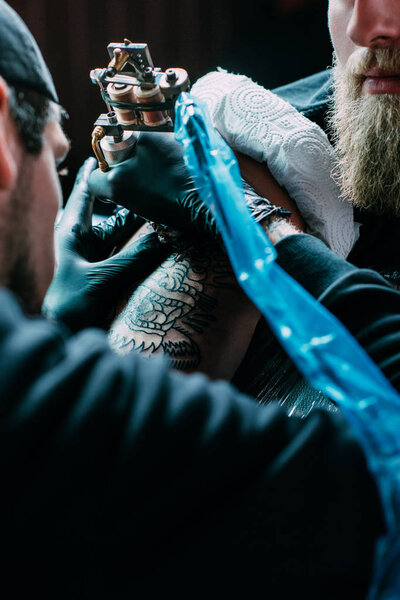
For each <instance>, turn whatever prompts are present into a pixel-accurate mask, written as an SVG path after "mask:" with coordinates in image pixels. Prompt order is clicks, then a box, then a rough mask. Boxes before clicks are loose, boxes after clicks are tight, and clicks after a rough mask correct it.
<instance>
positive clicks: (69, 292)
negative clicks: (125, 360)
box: [42, 158, 168, 331]
mask: <svg viewBox="0 0 400 600" xmlns="http://www.w3.org/2000/svg"><path fill="white" fill-rule="evenodd" d="M96 164H97V163H96V160H95V159H94V158H89V159H88V160H86V161H85V163H84V164H83V166H82V167H81V169H80V170H79V172H78V175H77V177H76V181H75V185H74V188H73V190H72V193H71V195H70V197H69V199H68V202H67V204H66V207H65V209H64V213H63V215H62V217H61V219H60V221H59V223H58V224H57V226H56V232H55V241H56V259H57V268H56V272H55V275H54V278H53V281H52V283H51V285H50V287H49V289H48V291H47V294H46V296H45V299H44V302H43V306H42V312H43V314H44V315H45V316H47V317H48V318H50V319H54V320H57V321H62V322H63V323H65V324H66V325H67V326H68V327H69V328H70V329H71V330H72V331H78V330H79V329H81V328H83V327H90V326H96V327H102V328H104V329H106V328H107V327H108V325H109V324H110V322H111V320H112V318H113V316H114V309H115V307H116V306H117V305H118V304H119V303H120V301H121V297H122V296H123V295H125V293H126V291H127V289H128V290H130V289H132V286H133V284H134V282H135V281H140V280H142V279H143V278H145V277H146V276H147V275H149V274H150V273H151V272H152V271H153V270H154V269H155V268H156V267H157V266H158V265H159V264H161V262H163V260H164V259H165V258H166V255H167V251H168V249H167V247H164V246H162V245H161V244H160V243H159V241H158V239H157V236H156V234H148V235H146V236H143V237H141V238H139V239H138V240H137V241H135V242H133V243H132V244H129V245H127V246H126V247H125V248H123V249H122V250H121V251H120V252H118V253H117V254H115V255H113V256H110V254H111V253H112V251H113V250H114V249H115V248H118V247H121V246H122V245H123V243H124V242H126V241H128V240H129V239H130V237H131V236H132V235H133V234H134V233H135V231H136V230H137V229H138V228H139V227H140V226H141V225H142V224H143V219H141V218H140V217H138V216H136V215H134V214H133V213H131V212H129V211H128V210H126V209H125V208H123V209H121V210H119V211H118V212H117V213H116V214H115V215H113V216H111V217H110V218H109V219H107V220H105V221H103V222H102V223H100V224H99V225H97V226H94V227H92V213H93V203H94V198H93V196H92V195H91V194H90V192H89V189H88V187H87V180H88V177H89V175H90V173H91V172H92V171H93V169H94V168H95V167H96Z"/></svg>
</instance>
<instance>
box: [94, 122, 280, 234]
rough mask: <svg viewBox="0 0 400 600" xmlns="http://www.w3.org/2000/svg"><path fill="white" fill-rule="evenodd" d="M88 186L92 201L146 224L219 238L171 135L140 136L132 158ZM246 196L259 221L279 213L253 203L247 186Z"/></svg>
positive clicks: (96, 174) (268, 205)
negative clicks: (127, 212) (106, 202)
mask: <svg viewBox="0 0 400 600" xmlns="http://www.w3.org/2000/svg"><path fill="white" fill-rule="evenodd" d="M88 185H89V189H90V191H91V192H92V193H93V194H94V195H95V196H96V197H98V198H102V199H104V198H107V199H110V200H112V201H113V202H115V203H116V204H120V205H122V206H125V207H127V208H129V209H130V210H132V211H134V212H135V213H136V214H138V215H141V216H142V217H144V218H145V219H147V220H149V221H153V222H155V223H158V224H162V225H169V226H171V227H173V228H175V229H195V230H197V231H200V232H202V233H206V234H208V235H210V236H211V237H212V238H214V239H215V238H216V237H217V228H216V224H215V220H214V217H213V216H212V214H211V212H210V211H209V210H208V208H207V207H206V206H205V205H204V204H203V202H202V201H201V200H200V198H199V195H198V193H197V191H196V188H195V187H194V184H193V181H192V179H191V177H190V175H189V173H188V172H187V170H186V166H185V163H184V160H183V151H182V146H181V144H180V143H179V142H177V141H176V140H175V137H174V134H172V133H156V132H152V133H142V134H141V135H140V136H139V139H138V143H137V145H136V148H135V154H134V156H132V157H131V158H129V159H128V160H126V161H124V162H122V163H120V164H119V165H116V166H114V167H111V169H110V171H108V172H107V173H102V172H101V171H100V169H96V170H95V171H94V172H93V173H92V174H91V175H90V177H89V183H88ZM245 192H246V193H245V198H246V201H247V204H248V206H249V208H250V210H251V211H252V213H253V214H254V215H255V216H256V218H257V220H260V219H261V218H265V217H266V216H267V215H269V214H270V213H271V212H274V211H276V210H277V207H276V206H274V205H273V204H272V203H271V202H269V201H268V200H266V199H264V198H261V197H259V198H257V200H256V199H255V195H254V193H252V191H251V190H250V188H249V187H248V186H247V188H246V190H245Z"/></svg>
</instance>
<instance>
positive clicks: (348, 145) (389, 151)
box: [328, 48, 400, 215]
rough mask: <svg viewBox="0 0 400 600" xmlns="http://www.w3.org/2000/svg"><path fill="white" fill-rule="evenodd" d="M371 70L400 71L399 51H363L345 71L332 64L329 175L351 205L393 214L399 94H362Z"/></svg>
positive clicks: (396, 210) (398, 182) (398, 196)
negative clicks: (332, 160) (332, 159)
mask: <svg viewBox="0 0 400 600" xmlns="http://www.w3.org/2000/svg"><path fill="white" fill-rule="evenodd" d="M373 66H376V67H378V68H381V69H385V70H387V71H394V72H398V73H400V51H399V50H397V49H392V48H390V49H376V50H364V49H362V50H359V51H357V52H355V53H354V55H352V56H351V58H350V59H349V61H348V63H347V64H346V66H344V67H342V66H340V65H339V64H338V63H337V62H336V61H334V68H333V72H334V94H333V100H332V105H331V110H330V113H329V117H328V118H329V124H330V130H331V133H332V134H333V140H334V144H335V147H336V150H337V155H338V163H337V166H336V168H335V169H334V172H333V177H334V179H335V180H336V181H337V183H338V184H339V187H340V189H341V191H342V195H343V197H345V198H346V199H347V200H349V201H350V202H351V203H352V204H353V205H354V206H356V207H358V208H360V209H363V210H366V211H369V212H374V213H377V214H379V213H387V214H396V215H398V214H400V96H399V95H397V94H368V93H363V83H364V81H365V77H364V76H363V73H365V72H366V71H367V70H368V69H370V68H371V67H373Z"/></svg>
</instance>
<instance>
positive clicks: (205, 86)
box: [191, 70, 358, 257]
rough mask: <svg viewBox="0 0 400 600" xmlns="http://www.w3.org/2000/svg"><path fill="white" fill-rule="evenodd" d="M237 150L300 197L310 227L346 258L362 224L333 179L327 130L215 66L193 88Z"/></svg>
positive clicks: (299, 205)
mask: <svg viewBox="0 0 400 600" xmlns="http://www.w3.org/2000/svg"><path fill="white" fill-rule="evenodd" d="M191 93H192V94H193V96H195V97H197V98H200V99H201V100H203V101H204V102H205V103H206V105H207V107H208V110H209V112H210V115H211V119H212V122H213V124H214V127H215V128H216V129H217V131H219V133H220V134H221V135H222V137H223V138H224V139H225V140H226V142H227V143H228V144H229V146H230V147H231V148H232V149H233V150H238V151H240V152H242V153H243V154H245V155H247V156H250V157H252V158H254V159H255V160H257V161H258V162H260V163H263V162H264V163H267V165H268V167H269V169H270V171H271V173H272V175H273V176H274V177H275V179H276V180H277V182H278V183H279V184H280V185H281V186H282V187H284V188H285V189H286V190H287V192H288V194H289V196H290V197H291V198H292V199H293V200H294V201H295V202H296V205H297V208H298V209H299V211H300V213H301V214H302V216H303V218H304V220H305V221H306V224H307V232H308V233H311V234H312V235H315V236H317V237H319V238H321V239H322V240H323V241H324V242H325V243H326V244H327V245H328V246H329V247H330V248H332V250H334V251H335V252H337V253H338V254H339V255H340V256H343V257H346V256H347V255H348V253H349V252H350V250H351V248H352V246H353V245H354V243H355V241H356V239H357V235H358V228H357V225H355V224H354V218H353V209H352V206H351V205H350V203H349V202H347V201H346V200H344V199H343V198H341V193H340V190H339V188H338V186H337V185H336V183H335V182H334V180H333V179H332V176H331V174H332V169H333V167H334V166H335V162H336V157H335V151H334V149H333V147H332V145H331V144H330V142H329V140H328V137H327V136H326V134H325V132H324V131H323V130H322V129H321V128H320V127H318V125H317V124H316V123H313V122H312V121H310V120H309V119H307V118H306V117H304V115H302V114H301V113H300V112H298V111H297V110H296V109H295V108H294V107H293V106H291V105H290V104H289V103H288V102H286V101H285V100H283V99H282V98H280V97H279V96H277V95H276V94H274V93H272V92H271V91H270V90H267V89H265V88H263V87H261V86H260V85H257V84H256V83H254V82H253V81H252V80H251V79H249V78H248V77H246V76H245V75H236V74H233V73H228V72H226V71H223V70H220V71H213V72H210V73H208V74H207V75H205V76H204V77H201V78H200V79H199V80H198V81H196V83H195V84H194V85H193V87H192V89H191Z"/></svg>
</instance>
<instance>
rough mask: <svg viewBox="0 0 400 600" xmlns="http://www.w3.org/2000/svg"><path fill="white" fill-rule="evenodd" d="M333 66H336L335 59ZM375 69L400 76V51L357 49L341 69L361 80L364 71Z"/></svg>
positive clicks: (396, 49) (397, 49)
mask: <svg viewBox="0 0 400 600" xmlns="http://www.w3.org/2000/svg"><path fill="white" fill-rule="evenodd" d="M335 66H338V64H337V61H336V59H335ZM375 67H377V68H378V69H383V70H385V71H393V72H395V73H399V75H400V49H399V48H374V49H373V48H359V49H358V50H356V51H355V52H354V53H353V54H352V55H351V56H350V58H349V60H348V62H347V65H346V66H345V67H343V69H344V70H345V71H347V74H348V75H350V76H353V77H356V78H361V77H363V76H364V73H365V72H366V71H368V70H369V69H372V68H375Z"/></svg>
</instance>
